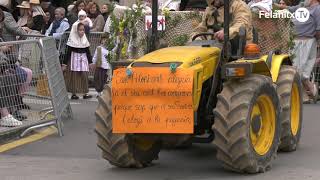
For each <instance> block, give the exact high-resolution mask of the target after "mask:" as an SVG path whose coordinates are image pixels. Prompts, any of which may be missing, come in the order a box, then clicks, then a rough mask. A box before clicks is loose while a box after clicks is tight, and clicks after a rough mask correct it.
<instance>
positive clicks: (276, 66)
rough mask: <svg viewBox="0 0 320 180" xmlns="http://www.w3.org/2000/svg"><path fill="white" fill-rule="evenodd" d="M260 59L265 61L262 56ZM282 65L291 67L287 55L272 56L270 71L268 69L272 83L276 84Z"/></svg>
mask: <svg viewBox="0 0 320 180" xmlns="http://www.w3.org/2000/svg"><path fill="white" fill-rule="evenodd" d="M262 59H263V60H265V61H266V60H267V56H263V57H262ZM282 65H292V61H291V60H290V57H289V55H288V54H280V55H273V57H272V62H271V69H270V72H271V76H272V81H273V82H277V80H278V76H279V72H280V69H281V66H282Z"/></svg>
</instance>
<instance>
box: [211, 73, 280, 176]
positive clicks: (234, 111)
mask: <svg viewBox="0 0 320 180" xmlns="http://www.w3.org/2000/svg"><path fill="white" fill-rule="evenodd" d="M263 95H265V96H266V97H268V98H269V99H270V102H272V103H270V104H272V105H271V106H272V107H273V108H272V109H273V110H274V113H273V114H274V121H275V123H274V124H275V131H274V136H273V139H272V140H271V144H270V148H268V149H267V151H266V153H265V154H263V155H260V154H258V153H257V152H256V150H255V149H254V146H253V145H252V142H251V141H252V140H251V138H250V135H251V134H250V128H251V113H252V111H253V106H254V105H255V104H256V102H257V100H258V98H259V97H261V96H263ZM214 115H215V122H214V125H213V127H212V129H213V131H214V133H215V140H214V142H213V143H214V144H215V146H216V148H217V159H218V160H220V161H221V162H222V163H223V166H224V167H225V168H226V169H228V170H232V171H236V172H241V173H259V172H265V171H267V170H269V169H270V168H271V164H272V161H273V160H274V159H275V158H276V155H277V150H278V146H279V143H280V142H279V141H280V120H279V115H280V104H279V98H278V96H277V92H276V89H275V88H274V87H273V83H272V80H271V78H269V77H266V76H262V75H255V74H253V75H250V76H249V77H246V78H242V79H232V80H230V81H228V82H226V83H225V84H224V87H223V90H222V92H221V93H220V94H219V95H218V102H217V106H216V108H215V109H214ZM260 127H261V126H260Z"/></svg>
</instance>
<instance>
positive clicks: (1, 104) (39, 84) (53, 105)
mask: <svg viewBox="0 0 320 180" xmlns="http://www.w3.org/2000/svg"><path fill="white" fill-rule="evenodd" d="M28 39H31V40H22V41H10V42H1V43H0V65H1V66H0V89H1V90H0V110H1V111H0V112H2V113H3V112H6V111H7V112H9V113H10V114H12V115H13V117H14V118H15V119H18V120H20V121H21V122H22V124H23V125H22V126H16V127H0V135H4V134H8V133H10V132H16V131H23V132H22V134H21V136H22V137H23V136H25V135H26V134H27V133H29V132H30V131H32V130H34V129H37V128H42V127H46V126H51V125H55V126H56V127H57V129H58V132H59V135H60V136H62V135H63V130H62V116H63V115H64V114H66V115H67V116H68V118H73V115H72V110H71V106H70V102H69V98H68V94H67V90H66V86H65V82H64V77H63V73H62V70H61V66H60V62H59V51H58V50H57V48H56V41H55V40H54V39H53V38H51V37H42V36H28ZM0 115H1V116H3V114H0ZM1 118H2V117H1Z"/></svg>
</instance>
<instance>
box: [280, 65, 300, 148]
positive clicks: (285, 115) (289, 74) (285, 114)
mask: <svg viewBox="0 0 320 180" xmlns="http://www.w3.org/2000/svg"><path fill="white" fill-rule="evenodd" d="M294 84H295V85H296V86H297V90H298V91H299V92H298V93H299V94H297V95H298V98H299V103H292V97H293V89H294V88H293V86H294ZM277 93H278V95H279V98H280V105H281V108H282V112H281V116H280V117H281V144H280V147H279V150H281V151H285V152H291V151H295V150H296V149H297V146H298V144H299V140H300V136H301V127H302V119H303V118H302V112H303V110H302V107H303V104H302V103H303V99H302V97H303V89H302V84H301V80H300V76H299V74H298V72H297V71H296V69H295V68H294V67H292V66H282V67H281V69H280V73H279V77H278V80H277ZM292 106H295V107H292ZM295 108H296V109H295ZM292 110H293V111H296V112H297V110H298V111H299V112H300V113H299V115H298V117H297V118H299V120H298V121H299V125H298V128H296V129H295V130H293V129H292V126H291V120H293V118H294V117H291V111H292ZM293 132H294V133H293Z"/></svg>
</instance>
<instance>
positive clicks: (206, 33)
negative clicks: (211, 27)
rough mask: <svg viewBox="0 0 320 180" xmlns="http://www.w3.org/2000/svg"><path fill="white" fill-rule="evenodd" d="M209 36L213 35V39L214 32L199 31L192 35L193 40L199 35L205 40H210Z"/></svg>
mask: <svg viewBox="0 0 320 180" xmlns="http://www.w3.org/2000/svg"><path fill="white" fill-rule="evenodd" d="M207 36H212V39H214V33H211V32H205V33H199V34H196V35H195V36H193V37H192V41H194V40H196V39H197V38H198V37H204V38H205V40H208V38H207Z"/></svg>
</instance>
